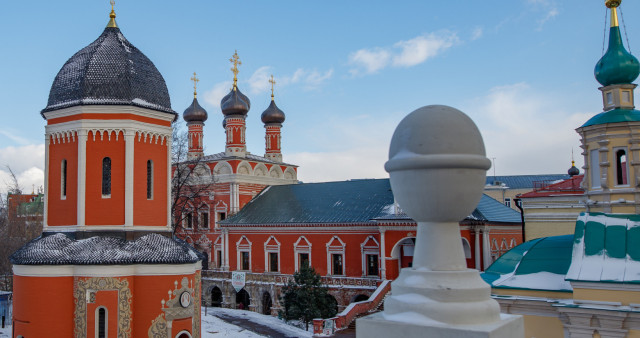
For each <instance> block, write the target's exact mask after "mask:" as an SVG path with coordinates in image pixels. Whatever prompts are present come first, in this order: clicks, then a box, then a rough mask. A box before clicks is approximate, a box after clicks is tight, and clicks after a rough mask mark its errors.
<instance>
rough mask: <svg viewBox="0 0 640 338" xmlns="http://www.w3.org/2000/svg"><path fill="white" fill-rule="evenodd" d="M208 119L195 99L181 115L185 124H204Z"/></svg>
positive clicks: (205, 112)
mask: <svg viewBox="0 0 640 338" xmlns="http://www.w3.org/2000/svg"><path fill="white" fill-rule="evenodd" d="M208 117H209V115H208V114H207V111H206V110H204V108H202V107H201V106H200V104H199V103H198V99H196V98H195V97H194V98H193V102H191V105H190V106H189V107H188V108H187V109H185V110H184V113H182V118H183V119H184V120H185V121H187V122H204V121H206V120H207V118H208Z"/></svg>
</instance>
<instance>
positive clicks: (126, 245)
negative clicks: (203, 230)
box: [10, 233, 202, 265]
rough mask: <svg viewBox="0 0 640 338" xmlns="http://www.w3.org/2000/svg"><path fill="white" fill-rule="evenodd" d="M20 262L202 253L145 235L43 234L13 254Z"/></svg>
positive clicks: (96, 261)
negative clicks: (132, 237) (128, 238)
mask: <svg viewBox="0 0 640 338" xmlns="http://www.w3.org/2000/svg"><path fill="white" fill-rule="evenodd" d="M10 259H11V263H12V264H17V265H110V264H187V263H195V262H197V261H199V260H201V259H202V258H201V254H200V253H199V252H197V251H196V250H195V249H194V248H193V247H191V246H190V245H189V244H187V243H186V242H184V241H182V240H179V239H174V238H169V237H165V236H162V235H160V234H155V233H152V234H148V235H144V236H142V237H140V238H138V239H136V240H133V241H126V240H124V239H122V238H116V237H108V236H95V237H91V238H87V239H82V240H74V239H71V238H69V237H67V235H65V234H62V233H43V235H42V236H40V237H38V238H36V239H34V240H32V241H31V242H29V243H27V244H26V245H25V246H23V247H22V248H20V249H18V251H16V252H15V253H13V254H12V255H11V256H10Z"/></svg>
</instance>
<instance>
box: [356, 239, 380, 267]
mask: <svg viewBox="0 0 640 338" xmlns="http://www.w3.org/2000/svg"><path fill="white" fill-rule="evenodd" d="M360 253H361V254H362V276H370V277H371V276H376V277H377V276H379V275H380V270H379V266H380V261H379V259H380V244H379V243H378V241H377V240H376V239H375V238H374V237H373V236H369V237H367V238H366V239H365V240H364V242H362V243H360Z"/></svg>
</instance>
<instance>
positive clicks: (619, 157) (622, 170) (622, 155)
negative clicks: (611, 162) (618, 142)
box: [615, 149, 627, 185]
mask: <svg viewBox="0 0 640 338" xmlns="http://www.w3.org/2000/svg"><path fill="white" fill-rule="evenodd" d="M615 156H616V185H624V184H627V151H626V149H617V150H615Z"/></svg>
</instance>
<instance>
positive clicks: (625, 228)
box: [567, 213, 640, 283]
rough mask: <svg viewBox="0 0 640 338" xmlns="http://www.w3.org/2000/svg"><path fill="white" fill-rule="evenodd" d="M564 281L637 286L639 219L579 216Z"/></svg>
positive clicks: (589, 214)
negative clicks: (635, 284)
mask: <svg viewBox="0 0 640 338" xmlns="http://www.w3.org/2000/svg"><path fill="white" fill-rule="evenodd" d="M574 243H575V244H574V245H573V253H572V260H571V267H570V268H569V271H568V272H567V280H571V281H586V282H608V283H640V215H635V214H631V215H622V214H603V213H581V214H580V216H579V217H578V220H577V222H576V230H575V240H574Z"/></svg>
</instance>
